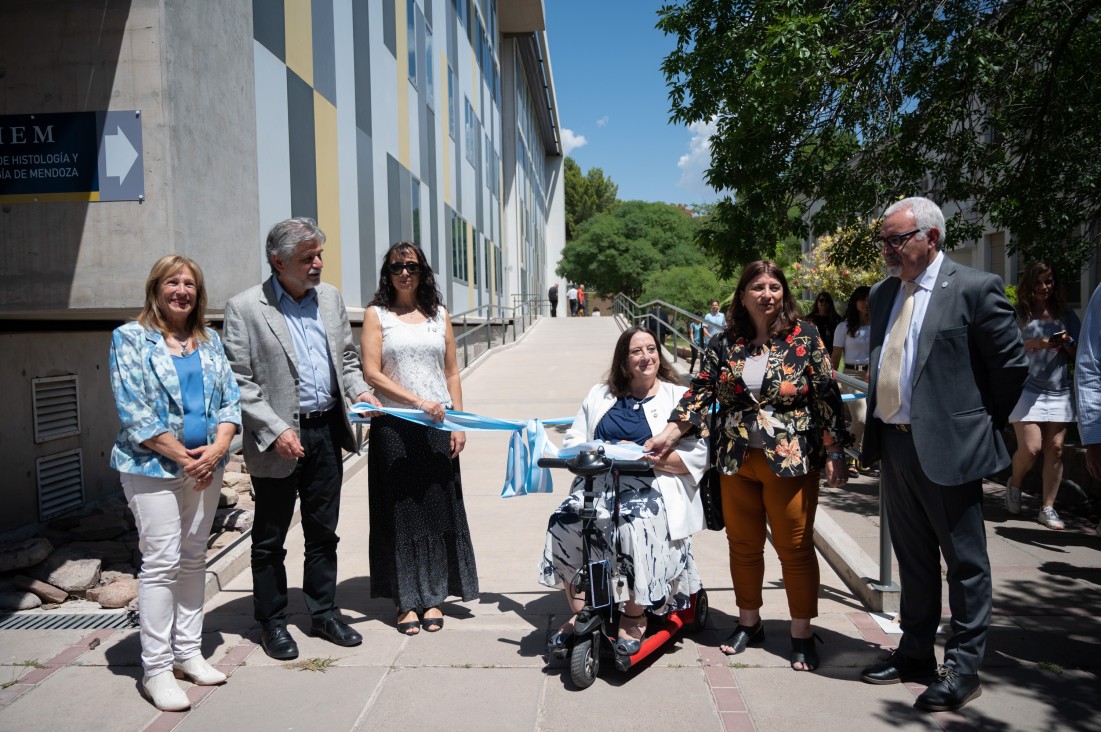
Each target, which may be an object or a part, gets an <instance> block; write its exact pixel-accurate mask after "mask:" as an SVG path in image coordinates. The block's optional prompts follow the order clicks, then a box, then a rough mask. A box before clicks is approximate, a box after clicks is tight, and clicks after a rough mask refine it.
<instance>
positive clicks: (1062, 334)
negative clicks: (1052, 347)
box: [1051, 330, 1067, 343]
mask: <svg viewBox="0 0 1101 732" xmlns="http://www.w3.org/2000/svg"><path fill="white" fill-rule="evenodd" d="M1065 340H1067V332H1066V331H1065V330H1061V331H1059V332H1058V333H1052V334H1051V342H1052V343H1062V342H1063V341H1065Z"/></svg>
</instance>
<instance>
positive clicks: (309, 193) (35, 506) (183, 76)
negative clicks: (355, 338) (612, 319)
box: [0, 0, 565, 532]
mask: <svg viewBox="0 0 1101 732" xmlns="http://www.w3.org/2000/svg"><path fill="white" fill-rule="evenodd" d="M0 7H2V8H3V9H2V11H0V12H2V15H3V23H0V49H2V59H0V61H2V63H0V67H2V70H0V242H3V252H4V256H3V265H2V267H0V353H2V354H3V356H2V358H0V384H2V385H3V386H2V389H3V397H4V398H3V404H4V405H5V408H6V409H5V415H4V420H3V421H2V423H0V464H3V465H4V468H5V469H4V480H3V483H2V485H3V494H4V499H5V500H4V510H3V511H2V512H0V532H10V531H13V530H21V529H28V528H30V527H33V526H34V525H35V524H37V523H38V522H40V521H44V520H48V519H50V518H52V517H55V516H59V515H63V514H65V513H68V512H71V511H75V510H78V509H80V508H81V507H83V506H84V505H85V504H86V503H88V502H90V501H95V500H97V499H99V498H102V497H104V496H106V495H109V494H113V493H115V492H117V491H118V490H119V482H118V477H117V474H116V473H114V472H113V471H112V470H110V469H109V467H108V456H109V451H110V446H111V444H112V442H113V440H114V437H115V433H116V431H117V429H118V421H117V417H116V415H115V410H114V404H113V401H112V397H111V392H110V388H109V384H108V375H107V360H108V345H109V335H110V331H111V330H112V329H113V328H114V327H116V326H117V325H119V324H120V323H122V322H125V321H127V320H129V319H131V318H132V317H133V316H134V315H136V313H137V311H138V309H139V307H140V305H141V303H142V299H143V287H144V281H145V277H146V275H147V273H148V271H149V267H150V265H151V264H152V263H153V261H154V260H155V259H157V258H158V257H160V256H161V255H163V254H166V253H172V252H176V253H180V254H184V255H187V256H190V257H193V258H195V259H196V260H197V261H198V262H199V264H200V265H201V266H202V268H203V270H204V272H205V274H206V277H207V285H208V289H209V293H210V303H209V308H210V311H211V315H212V319H213V321H214V322H215V324H216V325H218V324H219V322H218V321H219V320H220V315H221V308H222V306H223V305H224V303H225V301H226V300H227V299H228V298H229V297H230V296H231V295H233V294H235V293H237V292H239V291H241V290H243V289H245V288H247V287H249V286H251V285H253V284H256V283H258V282H260V281H261V280H262V279H263V278H265V277H266V276H267V275H268V267H267V263H266V261H265V258H264V255H263V239H264V236H265V234H266V233H267V230H268V229H269V228H270V227H271V225H272V224H274V223H276V222H277V221H279V220H282V219H284V218H287V217H289V216H311V217H314V218H316V219H317V221H318V223H319V224H320V226H321V228H322V229H324V230H325V232H326V234H327V235H328V242H327V244H326V252H325V262H326V266H325V270H324V279H325V280H326V281H327V282H330V283H331V284H333V285H336V286H337V287H339V288H340V289H341V290H342V292H343V294H344V298H345V300H346V301H347V303H348V305H349V306H350V307H351V308H352V314H353V320H355V319H356V318H357V317H360V318H361V317H362V316H361V311H359V310H357V309H356V308H357V307H362V306H363V305H364V303H366V302H367V301H368V300H369V299H370V298H371V296H372V295H373V293H374V291H375V288H376V285H377V278H378V270H379V266H380V264H381V257H382V255H383V253H384V252H385V251H386V249H387V248H388V247H389V245H390V244H391V243H393V242H395V241H398V240H412V241H415V242H418V243H419V244H420V245H421V246H422V247H423V248H424V250H425V253H426V254H427V256H428V258H429V261H430V262H431V264H432V266H433V268H434V269H435V270H436V273H437V281H438V282H439V285H440V288H441V290H442V291H443V293H444V298H445V301H446V304H447V306H448V308H449V309H450V310H451V311H452V312H453V313H461V312H463V311H468V310H471V309H474V308H477V307H480V306H495V307H511V306H513V305H514V304H515V301H516V299H517V298H520V297H525V298H539V299H542V298H543V297H544V296H545V293H546V291H547V288H548V287H549V285H550V283H551V282H553V281H554V280H555V276H554V267H555V265H556V264H557V262H558V259H559V255H560V253H561V249H562V247H563V245H564V243H565V223H564V203H563V191H562V183H561V181H562V176H561V167H562V162H563V156H562V146H561V139H560V134H559V133H560V128H559V121H558V110H557V102H556V100H555V86H554V79H553V77H552V74H551V64H550V50H549V47H548V39H547V35H546V32H545V28H546V23H545V17H544V12H543V1H542V0H507V2H498V0H378V1H377V2H376V1H375V0H371V2H366V1H360V0H270V1H268V0H264V1H263V2H261V1H260V0H219V1H218V2H177V3H165V2H161V3H142V2H135V3H122V4H116V3H108V4H107V5H104V4H103V3H99V4H90V3H78V2H64V3H25V2H8V1H7V0H0ZM109 110H134V111H135V112H136V113H137V114H136V115H135V116H136V117H137V118H138V119H140V125H138V126H139V127H140V136H139V139H136V140H129V141H128V142H130V143H132V144H134V146H136V147H139V149H140V152H141V154H140V157H138V158H137V160H136V162H135V163H134V166H135V167H136V169H137V171H139V172H140V173H141V174H142V175H143V176H144V186H143V192H142V199H141V200H134V199H130V200H118V201H110V202H108V201H106V200H102V195H101V194H102V192H87V191H83V192H81V191H80V190H77V191H75V192H74V191H73V190H68V191H66V190H65V189H64V186H65V185H67V184H66V183H65V182H64V181H61V182H59V183H58V185H59V187H58V188H55V189H52V190H53V191H55V192H50V193H40V192H34V193H29V194H28V193H27V190H28V188H27V186H28V185H30V184H29V183H27V182H26V181H22V182H20V181H19V180H18V179H16V180H12V179H11V178H8V179H6V178H5V170H7V172H8V174H9V175H10V174H11V166H12V165H13V162H12V161H13V160H14V158H13V157H11V156H12V155H14V153H16V152H20V151H17V150H14V149H13V148H14V147H15V146H16V144H17V143H19V142H20V141H27V140H28V138H27V134H28V133H27V132H26V131H24V132H17V133H16V134H15V136H14V137H13V135H12V134H10V133H12V130H11V129H7V130H6V129H4V128H5V126H8V127H12V126H25V125H23V123H24V122H26V121H27V120H28V119H29V118H30V117H29V116H30V115H47V114H62V113H76V112H103V111H109ZM32 126H33V125H32ZM29 134H30V135H31V137H30V138H29V140H30V142H32V143H36V144H37V143H42V144H45V143H46V142H47V140H46V139H45V138H46V135H45V133H44V132H42V131H40V134H39V136H38V139H37V140H36V139H35V137H34V131H33V129H32V130H31V132H30V133H29ZM102 134H103V137H104V139H106V138H107V137H108V136H111V138H112V139H110V140H109V141H106V142H104V146H110V145H117V143H118V139H119V138H118V137H117V136H114V132H113V131H112V130H106V129H105V130H103V133H102ZM134 135H135V133H134V132H131V133H130V136H134ZM56 143H57V144H58V145H61V144H63V142H62V141H56ZM138 143H140V146H138ZM37 149H39V150H42V149H43V148H37ZM106 149H107V152H109V153H110V152H111V149H110V148H106ZM116 149H119V148H117V147H116ZM94 152H95V150H94V148H93V150H92V152H91V153H90V155H91V154H94ZM112 154H113V153H112ZM5 156H9V157H8V159H7V160H5ZM20 159H23V158H20ZM38 159H41V160H45V158H44V157H42V156H41V155H40V156H39V158H38ZM121 160H122V161H123V163H125V162H126V160H127V158H126V155H125V153H124V154H123V156H122V158H121ZM117 161H118V158H116V168H117ZM5 166H7V168H5ZM93 167H94V166H93ZM128 170H130V173H129V174H128V175H132V174H133V169H128ZM55 172H56V171H55ZM101 172H102V171H101ZM107 172H108V173H112V171H107ZM113 173H116V174H118V175H116V179H117V180H118V181H119V182H120V183H121V179H122V177H123V174H121V173H119V170H118V169H116V170H115V171H113ZM51 174H52V173H51ZM16 175H18V174H16ZM58 175H60V173H58ZM135 180H137V178H131V179H130V183H131V184H133V182H134V181H135ZM73 185H74V186H75V185H77V183H76V182H74V183H73ZM58 191H60V192H58ZM482 314H483V315H484V314H485V312H484V311H483V312H482Z"/></svg>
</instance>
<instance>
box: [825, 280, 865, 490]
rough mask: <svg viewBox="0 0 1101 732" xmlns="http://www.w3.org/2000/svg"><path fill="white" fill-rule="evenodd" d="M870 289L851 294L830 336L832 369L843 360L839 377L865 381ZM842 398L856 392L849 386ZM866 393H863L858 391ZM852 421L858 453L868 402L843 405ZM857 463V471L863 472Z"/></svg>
mask: <svg viewBox="0 0 1101 732" xmlns="http://www.w3.org/2000/svg"><path fill="white" fill-rule="evenodd" d="M870 291H871V288H870V287H868V286H867V285H861V286H860V287H857V288H856V289H855V290H853V293H852V295H850V296H849V304H848V305H847V306H846V307H845V319H844V320H842V321H841V322H840V323H838V325H837V328H836V329H835V330H834V334H833V344H834V346H833V365H834V366H835V367H836V366H837V364H839V363H841V362H842V359H844V363H845V368H844V370H843V372H842V373H844V374H846V375H848V376H852V377H853V378H856V379H860V380H862V381H864V382H867V381H868V350H869V345H870V339H871V327H870V326H869V325H868V292H870ZM841 391H842V392H843V393H845V394H855V393H857V389H854V388H852V387H851V386H845V385H842V386H841ZM860 391H861V392H866V391H867V389H866V388H865V389H862V390H860ZM845 406H847V407H848V409H849V416H850V417H851V418H852V424H851V426H850V430H851V431H852V433H853V444H854V445H855V446H856V447H857V448H858V449H859V447H860V444H861V442H863V440H864V423H865V420H866V419H867V413H868V400H867V399H866V398H865V399H851V400H849V401H848V402H846V403H845ZM867 467H868V466H861V465H860V463H859V461H857V468H858V469H862V468H863V469H866V468H867Z"/></svg>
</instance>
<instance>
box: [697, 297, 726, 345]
mask: <svg viewBox="0 0 1101 732" xmlns="http://www.w3.org/2000/svg"><path fill="white" fill-rule="evenodd" d="M710 306H711V309H710V311H709V312H708V313H707V314H706V315H704V316H703V344H702V345H703V346H704V347H706V346H707V345H708V344H709V343H711V339H712V338H714V337H715V336H717V335H718V334H719V333H722V332H723V331H724V330H726V315H725V314H723V313H722V312H721V311H720V310H719V301H718V300H712V301H711V303H710Z"/></svg>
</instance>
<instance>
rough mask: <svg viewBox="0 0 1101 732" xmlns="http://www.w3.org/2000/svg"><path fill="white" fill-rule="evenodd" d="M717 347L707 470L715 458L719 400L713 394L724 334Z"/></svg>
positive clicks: (720, 366) (724, 347)
mask: <svg viewBox="0 0 1101 732" xmlns="http://www.w3.org/2000/svg"><path fill="white" fill-rule="evenodd" d="M717 340H718V346H717V347H716V348H715V354H716V356H718V358H717V359H716V360H715V370H714V372H713V373H712V374H711V409H710V420H711V424H710V431H709V435H710V437H708V440H707V466H708V467H709V468H711V467H714V457H715V455H714V454H715V452H716V450H715V429H716V426H717V425H718V422H719V399H718V396H717V395H716V394H715V389H716V388H717V387H718V385H719V371H720V370H721V369H722V357H723V356H724V355H725V353H726V334H725V333H723V334H720V335H719V337H718V339H717ZM715 341H716V339H712V341H711V343H712V344H714V343H715Z"/></svg>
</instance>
